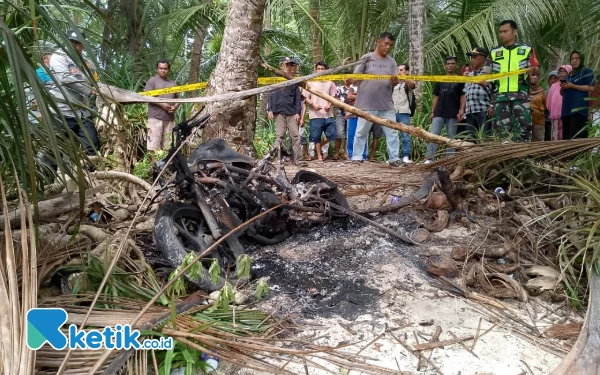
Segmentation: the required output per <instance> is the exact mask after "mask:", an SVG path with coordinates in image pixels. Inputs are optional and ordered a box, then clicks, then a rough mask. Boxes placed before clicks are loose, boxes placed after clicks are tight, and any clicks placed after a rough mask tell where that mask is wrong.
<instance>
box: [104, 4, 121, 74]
mask: <svg viewBox="0 0 600 375" xmlns="http://www.w3.org/2000/svg"><path fill="white" fill-rule="evenodd" d="M116 8H117V3H116V1H115V0H108V2H107V4H106V18H108V19H109V20H114V14H115V11H116ZM100 51H101V52H100V61H101V62H102V65H103V66H104V67H106V64H107V63H108V61H109V60H110V55H111V54H110V53H111V52H112V48H111V40H110V27H109V26H108V23H104V28H103V30H102V47H101V49H100Z"/></svg>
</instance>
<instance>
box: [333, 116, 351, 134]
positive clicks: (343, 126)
mask: <svg viewBox="0 0 600 375" xmlns="http://www.w3.org/2000/svg"><path fill="white" fill-rule="evenodd" d="M347 130H348V121H346V119H345V118H344V116H342V115H338V117H337V118H336V119H335V132H336V136H337V139H346V138H347V136H346V132H347Z"/></svg>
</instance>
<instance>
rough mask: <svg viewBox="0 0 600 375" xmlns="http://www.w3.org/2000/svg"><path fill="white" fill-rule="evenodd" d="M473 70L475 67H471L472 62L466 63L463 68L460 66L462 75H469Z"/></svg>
mask: <svg viewBox="0 0 600 375" xmlns="http://www.w3.org/2000/svg"><path fill="white" fill-rule="evenodd" d="M471 71H473V68H472V67H471V64H465V65H463V66H462V68H460V75H461V76H468V75H469V73H471Z"/></svg>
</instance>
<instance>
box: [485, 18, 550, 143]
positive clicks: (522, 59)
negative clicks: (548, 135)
mask: <svg viewBox="0 0 600 375" xmlns="http://www.w3.org/2000/svg"><path fill="white" fill-rule="evenodd" d="M499 31H500V41H501V42H502V45H500V46H498V47H496V48H494V49H492V50H491V51H490V55H489V57H488V59H487V62H486V69H485V72H486V73H506V72H514V71H517V70H521V69H526V68H531V67H534V66H539V65H540V64H539V62H538V60H537V58H536V56H535V52H534V51H533V48H532V47H530V46H527V45H525V44H522V43H517V41H516V38H517V23H516V22H515V21H513V20H506V21H502V22H500V29H499ZM527 75H528V74H519V75H515V76H510V77H505V78H501V79H499V80H497V81H496V82H495V83H494V93H495V95H494V96H495V100H494V102H495V105H494V107H495V108H494V109H495V113H496V124H495V128H496V130H497V131H500V133H501V134H502V135H503V136H506V137H509V138H511V137H510V134H511V133H512V134H513V135H514V136H513V137H512V139H516V140H521V141H525V142H529V141H531V110H530V106H529V81H528V78H527ZM517 125H518V126H517Z"/></svg>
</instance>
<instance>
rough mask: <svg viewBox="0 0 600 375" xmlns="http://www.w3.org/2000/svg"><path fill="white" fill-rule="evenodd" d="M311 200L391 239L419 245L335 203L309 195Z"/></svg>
mask: <svg viewBox="0 0 600 375" xmlns="http://www.w3.org/2000/svg"><path fill="white" fill-rule="evenodd" d="M311 198H312V199H316V200H318V201H320V202H322V203H325V204H326V205H329V206H331V207H333V208H335V209H336V210H338V211H340V212H343V213H345V214H346V215H348V216H352V217H353V218H355V219H358V220H360V221H363V222H365V223H367V224H369V225H371V226H374V227H375V228H377V229H379V230H381V231H383V232H385V233H387V234H389V235H390V236H392V237H395V238H397V239H399V240H400V241H403V242H406V243H408V244H411V245H419V243H417V242H415V241H413V240H412V239H410V238H409V237H408V236H407V235H405V234H402V233H397V232H395V231H393V230H391V229H390V228H388V227H386V226H384V225H381V224H379V223H376V222H374V221H373V220H370V219H367V218H366V217H364V216H362V215H360V214H358V213H356V212H354V211H352V210H349V209H347V208H344V207H342V206H339V205H337V204H335V203H331V202H330V201H328V200H325V199H323V198H321V197H319V196H317V195H311Z"/></svg>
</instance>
